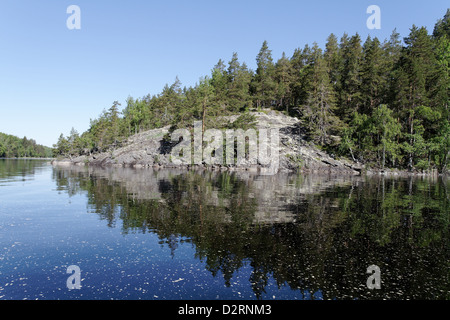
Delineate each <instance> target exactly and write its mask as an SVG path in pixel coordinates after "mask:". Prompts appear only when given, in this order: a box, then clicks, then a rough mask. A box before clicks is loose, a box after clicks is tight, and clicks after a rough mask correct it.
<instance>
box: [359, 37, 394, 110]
mask: <svg viewBox="0 0 450 320" xmlns="http://www.w3.org/2000/svg"><path fill="white" fill-rule="evenodd" d="M383 58H384V57H383V50H382V48H381V46H380V41H379V40H378V38H374V39H373V40H372V39H371V38H370V36H368V37H367V40H366V42H365V43H364V46H363V60H362V63H361V94H362V106H361V112H362V113H365V114H369V115H370V114H372V111H373V110H374V109H375V108H376V107H377V106H378V105H380V104H381V102H382V100H383V97H384V95H385V90H386V86H387V85H386V84H387V78H386V72H388V70H387V69H386V67H387V66H386V65H385V62H384V59H383Z"/></svg>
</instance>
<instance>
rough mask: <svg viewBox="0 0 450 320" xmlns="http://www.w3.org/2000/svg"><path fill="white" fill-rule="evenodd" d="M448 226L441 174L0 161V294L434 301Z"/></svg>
mask: <svg viewBox="0 0 450 320" xmlns="http://www.w3.org/2000/svg"><path fill="white" fill-rule="evenodd" d="M449 226H450V181H449V180H448V179H444V178H387V177H370V178H369V177H329V176H312V175H311V176H308V175H298V174H281V173H280V174H278V175H275V176H258V175H254V174H251V173H247V172H240V173H237V172H235V173H226V172H213V171H189V172H186V171H181V170H180V171H177V170H156V171H155V170H150V169H149V170H146V169H138V170H134V169H125V168H124V169H118V168H111V169H101V168H87V167H77V166H73V167H53V166H51V165H50V164H48V162H47V161H39V160H0V299H4V300H10V299H150V300H167V299H170V300H175V299H190V300H192V299H207V300H210V299H211V300H213V299H229V300H232V299H264V300H267V299H283V300H293V299H447V300H448V299H450V230H449V229H450V228H449ZM71 265H75V266H78V267H79V268H80V273H79V275H80V277H79V279H80V282H81V288H80V289H69V288H68V286H67V280H68V278H69V277H71V276H72V273H67V271H68V270H67V268H68V267H69V266H71ZM372 265H375V266H378V267H379V270H380V272H379V273H378V274H375V275H376V276H377V277H378V279H380V281H381V283H380V286H381V287H380V289H376V288H375V289H369V288H368V285H367V283H368V278H369V277H370V276H371V273H367V269H368V267H369V266H372ZM74 275H75V274H74ZM73 283H75V280H74V282H73ZM370 283H374V282H372V280H371V281H370Z"/></svg>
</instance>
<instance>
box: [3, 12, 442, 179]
mask: <svg viewBox="0 0 450 320" xmlns="http://www.w3.org/2000/svg"><path fill="white" fill-rule="evenodd" d="M256 66H257V67H256V70H251V69H250V68H248V66H247V65H246V63H245V62H241V61H239V58H238V54H237V53H233V54H232V57H231V59H230V60H229V61H228V62H224V61H223V60H221V59H220V60H219V61H218V63H217V64H216V65H215V66H214V67H213V69H212V71H211V74H210V75H207V76H204V77H202V78H201V79H200V80H199V82H198V83H197V84H196V85H195V86H193V87H188V88H186V87H182V84H181V83H180V81H179V80H178V78H177V79H176V80H175V81H174V83H172V84H170V85H169V84H167V85H166V86H165V87H164V88H163V89H162V91H161V92H160V93H159V94H156V95H150V94H149V95H147V96H144V97H142V98H133V97H128V99H127V101H126V106H123V109H121V108H122V106H121V105H120V104H119V103H118V102H117V101H115V102H114V103H113V104H112V106H111V107H110V108H108V109H105V110H104V111H103V112H102V113H101V114H100V116H99V117H98V118H97V119H94V120H91V123H90V128H89V129H88V130H87V131H86V132H84V133H82V134H79V133H78V132H77V131H76V130H75V129H72V131H71V132H70V134H69V135H68V136H64V135H63V134H61V136H60V137H59V140H58V143H57V144H56V145H55V146H54V147H55V149H54V155H55V156H73V155H81V154H91V153H93V152H100V151H106V150H108V149H111V148H116V147H118V146H120V145H121V143H122V142H123V141H124V140H125V139H126V138H128V137H129V136H131V135H133V134H136V133H139V132H141V131H144V130H149V129H154V128H160V127H164V126H172V128H173V129H175V128H192V126H193V122H194V120H203V122H204V124H205V125H206V126H207V127H215V128H220V127H223V126H226V125H227V124H224V123H219V121H218V120H217V119H218V118H217V116H223V115H232V114H240V115H241V118H240V119H239V121H238V123H237V124H235V125H239V123H240V124H242V125H244V124H248V123H249V122H251V121H252V115H251V114H250V113H249V111H252V110H258V111H264V110H268V109H272V110H278V111H280V112H284V113H286V114H288V115H291V116H293V117H297V118H298V119H300V120H301V121H302V123H303V125H304V128H305V129H306V130H307V131H308V133H309V138H310V140H311V141H312V142H314V143H315V144H316V145H318V146H319V147H320V148H322V149H323V150H326V151H329V152H332V153H333V154H335V155H336V156H338V157H347V158H349V159H353V160H354V161H358V162H360V163H363V164H367V165H370V166H372V167H376V168H385V167H389V168H399V169H407V170H438V171H439V172H444V171H446V170H448V162H449V157H450V154H449V153H450V110H449V90H450V79H449V70H450V9H448V10H447V12H446V14H445V15H444V17H443V18H442V19H439V20H438V21H437V23H436V25H435V26H434V29H433V30H432V32H429V31H428V30H427V29H426V28H425V27H417V26H415V25H414V26H412V27H411V29H410V33H409V34H408V35H407V36H406V37H404V38H401V36H400V34H398V33H397V32H396V31H395V30H394V31H393V32H392V34H391V36H390V38H389V39H385V40H380V39H378V38H376V37H374V38H372V37H370V36H369V37H367V38H366V39H361V37H360V35H359V34H355V35H352V36H350V35H348V34H343V35H342V36H341V37H340V38H338V37H337V36H336V35H334V34H330V36H329V37H328V38H327V39H326V44H325V48H320V47H319V46H318V45H317V43H313V44H312V45H305V46H304V47H303V48H298V49H296V50H295V51H294V53H293V55H292V56H291V57H288V56H286V54H284V53H283V55H282V56H281V58H279V59H278V60H274V58H273V56H272V52H271V50H270V49H269V44H268V43H267V42H266V41H264V43H263V44H262V47H261V49H260V51H259V53H258V54H257V56H256ZM0 155H1V144H0Z"/></svg>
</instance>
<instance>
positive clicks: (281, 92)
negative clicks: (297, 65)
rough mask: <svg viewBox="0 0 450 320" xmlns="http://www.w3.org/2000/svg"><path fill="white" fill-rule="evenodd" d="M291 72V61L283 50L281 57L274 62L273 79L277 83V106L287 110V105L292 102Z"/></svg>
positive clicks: (292, 77)
mask: <svg viewBox="0 0 450 320" xmlns="http://www.w3.org/2000/svg"><path fill="white" fill-rule="evenodd" d="M293 79H294V76H293V74H292V68H291V62H290V60H289V59H288V58H287V57H286V54H285V53H284V52H283V54H282V56H281V58H280V59H279V60H278V61H277V63H276V64H275V81H276V83H277V91H276V95H275V97H276V100H277V104H278V106H279V107H282V108H284V109H285V110H286V112H289V106H290V105H291V104H292V101H291V97H292V90H291V86H292V82H293Z"/></svg>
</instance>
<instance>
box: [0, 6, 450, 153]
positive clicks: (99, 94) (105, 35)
mask: <svg viewBox="0 0 450 320" xmlns="http://www.w3.org/2000/svg"><path fill="white" fill-rule="evenodd" d="M372 4H374V5H378V6H379V7H380V9H381V29H379V30H369V29H368V28H367V26H366V21H367V19H368V17H369V16H370V14H367V13H366V9H367V7H368V6H369V5H372ZM70 5H78V6H79V7H80V9H81V29H80V30H69V29H68V28H67V26H66V20H67V18H68V17H69V16H70V14H67V13H66V10H67V7H68V6H70ZM448 7H450V6H449V4H448V1H447V0H445V1H444V0H432V1H384V0H383V1H381V0H371V1H366V0H347V1H345V0H344V1H331V0H328V1H324V0H315V1H300V0H277V1H268V0H240V1H236V0H231V1H216V0H191V1H187V0H183V1H181V0H180V1H179V0H171V1H148V0H147V1H144V0H142V1H141V0H129V1H103V0H89V1H87V0H86V1H85V0H70V1H64V0H41V1H36V0H26V1H25V0H2V1H1V2H0V132H5V133H9V134H14V135H17V136H19V137H23V136H27V137H28V138H33V139H35V140H36V141H37V142H38V143H41V144H44V145H47V146H51V145H52V144H54V143H56V141H57V139H58V136H59V134H60V133H64V134H65V135H67V134H68V133H69V132H70V129H71V128H72V127H74V128H75V129H77V130H78V131H79V132H80V133H81V132H83V131H85V130H86V129H88V128H89V120H90V119H94V118H96V117H97V116H98V115H99V114H100V113H101V112H102V110H103V109H105V108H109V107H110V106H111V105H112V103H113V101H115V100H117V101H119V102H120V103H122V107H125V100H126V98H127V97H128V96H130V95H131V96H133V97H135V98H137V97H142V96H145V95H147V94H149V93H150V94H152V95H153V94H157V93H159V92H160V91H161V89H162V88H163V86H164V85H165V84H166V83H169V84H171V83H173V81H174V80H175V78H176V77H177V76H178V77H179V79H180V81H181V82H182V84H183V85H184V86H187V87H189V86H193V85H195V83H196V82H197V81H198V80H199V78H200V77H201V76H204V75H209V74H210V72H211V69H212V67H213V66H214V65H215V64H216V63H217V61H218V60H219V59H222V60H224V61H225V62H228V61H229V60H230V58H231V56H232V53H233V52H237V53H238V56H239V59H240V61H241V62H246V63H247V65H248V66H249V67H250V68H252V69H255V58H256V55H257V53H258V51H259V49H260V48H261V44H262V42H263V41H264V40H267V41H268V43H269V48H270V49H271V50H272V54H273V58H274V60H277V59H278V58H280V57H281V54H282V52H285V53H286V54H287V56H291V55H292V53H293V52H294V50H295V49H296V48H299V47H300V48H303V47H304V45H305V44H312V43H313V42H314V41H316V42H317V43H318V44H319V46H321V47H323V46H324V44H325V40H326V38H327V37H328V35H329V34H330V33H334V34H335V35H336V36H338V38H340V37H341V36H342V34H343V33H344V32H347V33H348V34H349V35H353V34H355V33H356V32H358V33H359V34H360V35H361V38H362V39H363V40H365V38H366V37H367V35H369V34H370V35H371V36H377V37H378V38H380V39H381V40H384V39H386V38H388V37H389V35H390V34H391V33H392V30H393V29H394V28H397V31H398V32H399V33H400V35H401V36H402V37H405V36H407V35H408V33H409V29H410V28H411V26H412V25H413V24H416V25H417V26H425V27H427V28H428V30H429V31H430V32H431V31H432V30H433V27H434V24H435V23H436V21H437V20H438V19H440V18H442V17H443V16H444V14H445V12H446V9H447V8H448Z"/></svg>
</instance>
